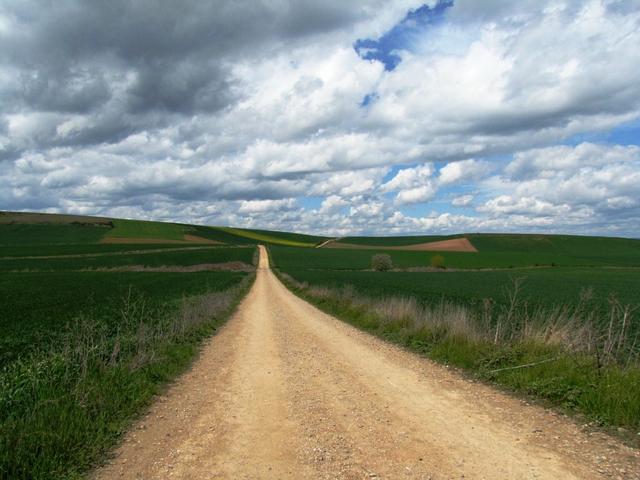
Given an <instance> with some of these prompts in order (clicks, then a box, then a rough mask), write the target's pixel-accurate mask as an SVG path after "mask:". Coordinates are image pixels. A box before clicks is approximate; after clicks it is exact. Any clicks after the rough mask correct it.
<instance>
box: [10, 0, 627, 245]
mask: <svg viewBox="0 0 640 480" xmlns="http://www.w3.org/2000/svg"><path fill="white" fill-rule="evenodd" d="M149 8H150V7H149V5H148V4H147V3H146V2H135V3H131V2H125V1H124V0H122V1H121V0H116V1H114V2H110V3H109V6H108V7H104V6H103V7H100V6H98V5H97V4H95V3H94V2H81V1H79V0H68V1H66V2H65V3H64V5H60V6H56V8H51V9H43V8H42V5H41V2H39V1H35V0H34V1H31V0H22V1H20V2H18V1H13V0H10V1H8V2H3V3H2V5H0V208H2V209H7V210H37V211H47V212H67V213H77V214H89V215H105V216H116V217H125V218H145V219H155V220H165V221H181V222H192V223H200V224H209V225H234V226H244V227H255V228H266V229H269V228H271V229H278V230H291V231H300V232H307V233H318V234H328V235H346V234H381V235H384V234H419V233H422V234H428V233H455V232H466V231H474V232H476V231H508V232H547V233H577V234H601V235H622V236H631V237H640V195H638V187H637V186H638V185H639V184H640V146H639V145H640V70H639V69H638V68H637V65H639V64H640V49H638V48H637V46H638V45H640V28H639V25H640V6H639V5H638V2H637V1H635V0H580V1H578V0H549V1H545V0H542V1H539V2H528V1H527V2H512V1H507V0H495V1H491V2H477V1H475V0H456V1H431V2H423V1H417V2H416V1H410V0H396V1H394V2H388V1H383V0H363V1H361V2H344V1H337V0H327V1H325V2H316V1H312V0H297V1H295V2H293V1H291V2H289V1H284V2H271V1H267V0H264V1H263V0H256V1H255V2H249V3H246V2H231V3H229V4H228V5H226V7H225V9H222V10H221V9H219V8H215V5H213V4H202V3H198V2H193V3H187V4H175V5H173V4H166V5H165V7H164V8H162V9H155V10H154V12H153V15H150V12H149Z"/></svg>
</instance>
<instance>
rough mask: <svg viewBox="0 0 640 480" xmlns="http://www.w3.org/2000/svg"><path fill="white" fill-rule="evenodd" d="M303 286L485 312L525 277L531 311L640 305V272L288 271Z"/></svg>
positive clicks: (524, 299)
mask: <svg viewBox="0 0 640 480" xmlns="http://www.w3.org/2000/svg"><path fill="white" fill-rule="evenodd" d="M282 271H283V272H285V273H288V274H289V275H291V276H292V277H294V278H295V279H296V280H298V281H300V282H307V283H309V284H310V285H320V286H326V287H330V288H341V287H343V286H344V285H351V286H353V288H354V289H355V291H356V292H357V293H359V294H361V295H366V296H370V297H376V298H381V297H392V296H395V297H413V298H415V299H417V300H418V301H419V302H420V303H422V304H431V305H432V304H437V303H438V302H440V301H442V300H445V301H449V302H453V303H456V304H461V305H465V306H468V307H471V308H474V309H481V308H482V306H483V301H484V299H491V300H493V301H494V302H495V303H496V304H497V305H503V306H504V305H506V304H507V303H508V301H509V299H508V293H509V290H510V289H512V287H513V280H515V279H521V284H520V292H519V300H520V301H522V302H526V303H528V304H529V305H530V306H531V307H540V306H544V307H549V308H553V307H554V306H563V305H576V304H578V303H579V302H581V301H585V299H584V297H585V295H587V296H588V297H589V300H588V301H589V305H590V306H592V307H593V308H597V309H598V310H599V311H601V312H602V313H603V317H604V314H605V313H606V312H607V311H608V310H609V300H610V299H611V298H612V296H613V297H614V298H617V299H618V300H619V301H620V302H621V303H623V304H628V305H633V306H634V307H640V297H638V291H640V271H638V270H631V271H629V270H622V269H596V268H554V269H522V270H520V269H514V270H508V271H504V270H490V271H470V272H462V271H457V272H449V273H447V272H370V271H364V272H363V271H346V272H345V271H327V270H302V269H295V270H294V269H287V268H283V269H282Z"/></svg>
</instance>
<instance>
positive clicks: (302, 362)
mask: <svg viewBox="0 0 640 480" xmlns="http://www.w3.org/2000/svg"><path fill="white" fill-rule="evenodd" d="M267 262H268V260H267V257H266V255H265V252H264V250H263V249H261V257H260V265H259V268H258V274H257V278H256V282H255V284H254V286H253V288H252V289H251V291H250V292H249V294H248V295H247V297H246V298H245V299H244V301H243V302H242V304H241V305H240V307H239V309H238V311H237V312H236V314H235V315H234V316H233V318H232V319H231V320H230V321H229V323H228V324H227V325H226V326H225V327H224V328H223V329H222V331H221V332H220V333H219V334H218V335H217V336H216V337H214V338H213V339H212V340H211V341H210V342H209V343H208V344H207V345H206V346H205V348H204V349H203V351H202V354H201V356H200V358H199V359H198V361H197V362H196V363H195V364H194V365H193V367H192V368H191V370H190V371H189V372H188V373H187V374H186V375H184V376H183V377H182V378H181V379H179V380H178V381H177V382H176V384H175V385H174V386H173V387H172V388H171V389H170V390H169V391H168V392H167V393H166V395H163V396H161V397H160V398H159V399H158V401H157V402H156V403H155V404H154V405H153V407H152V408H151V410H150V412H149V413H148V415H146V416H145V417H144V418H143V419H141V420H140V422H138V424H137V425H136V426H135V427H134V428H133V429H132V430H131V431H130V433H129V434H128V435H127V436H126V439H125V441H124V443H123V445H122V446H121V447H120V448H119V449H118V450H117V451H116V455H115V458H114V459H113V461H112V462H110V463H109V464H108V465H106V466H105V467H104V468H103V469H101V470H99V471H97V472H96V473H95V476H94V478H96V479H116V478H117V479H120V478H144V479H166V478H175V479H205V478H225V479H304V478H313V479H371V478H388V479H400V478H401V479H405V478H416V479H433V480H436V479H454V478H455V479H460V478H465V479H543V480H544V479H549V480H550V479H553V480H557V479H563V480H565V479H608V478H621V479H638V478H640V452H639V451H638V450H634V449H632V448H629V447H626V446H624V445H622V444H620V443H619V442H618V441H616V440H615V439H612V438H609V437H607V436H606V435H604V434H601V433H593V432H590V431H588V430H586V429H583V428H582V427H581V426H579V425H577V424H575V423H573V422H572V421H570V420H568V419H567V418H565V417H563V416H562V415H560V414H557V413H554V412H550V411H547V410H544V409H542V408H540V407H538V406H534V405H530V404H528V403H527V402H525V401H523V400H520V399H517V398H513V397H510V396H508V395H505V394H503V393H500V392H498V391H496V390H494V389H492V388H490V387H488V386H485V385H481V384H477V383H473V382H470V381H468V380H466V379H464V378H461V377H460V376H459V375H458V374H456V373H455V372H451V371H449V370H448V369H446V368H444V367H442V366H439V365H436V364H433V363H432V362H430V361H428V360H426V359H424V358H420V357H418V356H415V355H413V354H410V353H408V352H406V351H404V350H402V349H400V348H397V347H395V346H392V345H389V344H387V343H385V342H383V341H381V340H379V339H376V338H373V337H371V336H370V335H367V334H365V333H363V332H360V331H358V330H356V329H354V328H352V327H350V326H348V325H346V324H344V323H342V322H340V321H338V320H336V319H334V318H332V317H330V316H328V315H326V314H324V313H322V312H320V311H319V310H317V309H316V308H314V307H313V306H311V305H309V304H308V303H306V302H304V301H303V300H301V299H300V298H298V297H296V296H295V295H293V294H292V293H291V292H289V291H288V290H287V289H286V288H285V287H284V286H283V285H282V284H281V283H280V282H279V281H278V280H277V279H276V277H275V276H274V275H273V274H272V273H271V271H270V270H269V269H268V263H267Z"/></svg>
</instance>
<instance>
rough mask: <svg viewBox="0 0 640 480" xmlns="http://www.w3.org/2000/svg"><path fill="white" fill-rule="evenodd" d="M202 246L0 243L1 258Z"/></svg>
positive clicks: (78, 254) (173, 244) (107, 253)
mask: <svg viewBox="0 0 640 480" xmlns="http://www.w3.org/2000/svg"><path fill="white" fill-rule="evenodd" d="M196 248H211V247H201V246H197V245H183V244H178V243H166V244H157V243H146V244H145V243H140V244H127V243H125V244H118V243H111V244H109V243H100V244H81V245H74V244H60V245H46V244H45V245H0V258H2V259H9V258H14V259H15V258H16V257H18V258H23V257H49V256H70V255H73V256H80V255H112V254H118V253H141V252H145V251H154V250H163V251H166V250H176V251H178V250H185V249H196Z"/></svg>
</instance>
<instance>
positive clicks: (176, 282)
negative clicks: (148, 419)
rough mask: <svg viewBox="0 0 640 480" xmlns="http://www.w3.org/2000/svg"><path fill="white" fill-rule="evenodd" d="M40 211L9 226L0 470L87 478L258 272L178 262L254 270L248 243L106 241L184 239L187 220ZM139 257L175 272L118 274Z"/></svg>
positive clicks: (2, 281) (2, 309)
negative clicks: (58, 215) (100, 218)
mask: <svg viewBox="0 0 640 480" xmlns="http://www.w3.org/2000/svg"><path fill="white" fill-rule="evenodd" d="M41 217H43V218H44V219H45V220H46V221H51V223H46V224H37V223H35V224H34V223H31V224H24V225H23V224H16V223H13V224H7V223H5V224H0V272H1V274H0V298H1V299H2V302H0V332H1V334H2V335H0V425H2V427H1V428H0V478H11V479H66V478H77V477H79V476H82V475H83V474H84V473H85V472H86V471H87V470H88V469H90V468H91V467H92V466H93V465H95V463H96V462H98V461H100V459H102V458H104V456H105V454H106V453H107V452H108V451H109V449H110V448H111V446H112V445H114V443H115V442H116V441H117V440H118V438H119V436H120V435H121V434H122V433H123V432H124V431H126V429H127V428H128V426H129V424H130V422H131V421H132V419H134V418H135V416H136V415H138V414H139V412H140V411H141V409H143V408H144V407H145V406H146V405H147V404H148V403H149V402H150V400H151V398H152V397H153V395H154V394H155V393H157V392H158V391H159V389H161V388H162V385H164V384H165V383H166V382H167V381H169V380H171V379H172V378H174V377H175V376H176V375H178V374H179V373H181V372H182V371H183V370H184V369H185V368H186V367H187V366H188V365H189V362H190V361H191V359H192V358H193V356H194V355H195V354H196V353H197V351H198V345H199V344H200V342H201V341H202V340H203V339H205V338H207V337H208V336H210V335H211V334H212V333H214V331H215V329H216V328H217V327H218V326H219V325H220V324H221V323H222V322H223V321H224V320H225V319H226V318H227V317H228V315H229V314H230V313H231V311H232V309H233V307H234V306H235V305H236V303H237V302H238V301H239V300H240V298H241V297H242V296H243V295H244V293H245V292H246V290H247V288H248V287H249V285H250V283H251V280H252V278H253V273H248V272H245V271H202V272H181V271H180V270H184V269H186V268H189V266H192V265H199V264H224V263H227V262H236V263H235V265H245V267H244V268H245V269H250V268H251V266H252V264H253V262H254V256H255V253H256V249H255V247H253V246H250V245H246V246H242V247H227V246H219V247H218V246H207V247H198V246H185V245H184V244H174V245H161V244H152V245H151V244H147V245H144V244H143V245H131V244H130V245H109V244H99V243H98V242H99V241H100V240H101V239H102V238H103V236H104V235H105V233H107V232H115V233H116V235H118V236H121V237H126V238H128V237H130V238H134V237H140V236H147V237H148V238H150V237H155V238H164V239H167V240H175V239H178V238H180V239H182V235H183V233H182V232H183V230H184V229H185V228H186V227H184V226H178V225H174V224H168V225H163V224H159V223H154V222H133V221H114V224H115V225H116V226H115V228H114V229H113V230H111V227H110V226H109V225H104V224H103V225H100V226H98V225H95V224H92V223H91V222H90V220H91V219H87V218H83V222H78V223H68V222H69V220H70V219H68V218H63V219H60V221H59V222H58V223H55V220H56V219H55V218H52V217H51V216H41ZM28 220H29V221H35V220H37V221H39V220H41V218H36V219H35V220H34V217H33V216H29V218H28ZM71 220H73V218H71ZM65 222H67V223H65ZM202 228H204V227H202ZM25 257H35V258H25ZM132 266H146V267H161V266H162V267H167V268H169V269H171V270H172V271H165V272H150V271H140V272H137V271H136V272H131V271H117V270H118V269H124V270H126V269H127V268H129V267H132ZM52 426H55V428H53V429H52Z"/></svg>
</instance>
